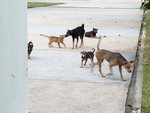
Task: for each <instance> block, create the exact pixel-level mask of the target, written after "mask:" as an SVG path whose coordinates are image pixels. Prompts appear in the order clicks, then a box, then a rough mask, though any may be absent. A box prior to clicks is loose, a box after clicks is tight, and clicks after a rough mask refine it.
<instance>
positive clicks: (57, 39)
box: [40, 34, 66, 48]
mask: <svg viewBox="0 0 150 113" xmlns="http://www.w3.org/2000/svg"><path fill="white" fill-rule="evenodd" d="M40 35H41V36H45V37H48V38H49V42H48V45H49V47H53V46H52V43H53V42H56V43H57V44H58V46H59V48H61V46H60V43H62V44H63V45H64V47H66V45H65V44H64V42H63V41H64V38H65V35H60V37H56V36H47V35H43V34H40Z"/></svg>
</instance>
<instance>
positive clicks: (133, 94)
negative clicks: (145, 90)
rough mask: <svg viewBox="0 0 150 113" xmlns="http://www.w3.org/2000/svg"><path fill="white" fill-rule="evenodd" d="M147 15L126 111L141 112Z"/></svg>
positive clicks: (141, 30) (143, 19)
mask: <svg viewBox="0 0 150 113" xmlns="http://www.w3.org/2000/svg"><path fill="white" fill-rule="evenodd" d="M145 18H146V15H145V14H143V18H142V21H141V28H140V34H139V41H138V45H137V52H136V56H135V59H136V62H135V66H134V72H133V74H132V79H131V83H130V86H129V90H128V94H127V100H126V109H125V113H141V104H142V84H143V55H144V37H145V32H144V28H143V27H144V23H145Z"/></svg>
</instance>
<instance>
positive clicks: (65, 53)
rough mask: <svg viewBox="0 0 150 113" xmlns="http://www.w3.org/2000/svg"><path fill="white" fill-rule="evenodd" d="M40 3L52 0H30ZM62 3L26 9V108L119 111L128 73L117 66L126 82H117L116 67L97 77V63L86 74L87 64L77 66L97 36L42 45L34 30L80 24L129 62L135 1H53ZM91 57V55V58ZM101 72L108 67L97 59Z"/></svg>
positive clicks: (52, 31) (64, 112)
mask: <svg viewBox="0 0 150 113" xmlns="http://www.w3.org/2000/svg"><path fill="white" fill-rule="evenodd" d="M30 1H45V2H50V1H53V0H30ZM58 2H64V3H65V4H62V5H59V6H54V7H43V8H32V9H28V39H29V40H32V41H33V42H34V45H35V46H34V51H33V53H32V59H31V60H29V63H28V64H29V66H28V70H29V71H28V76H29V84H28V85H29V109H30V111H31V113H124V110H125V101H126V96H127V91H128V85H129V83H130V79H131V73H127V72H126V71H125V70H124V69H123V74H124V76H125V78H126V79H127V81H126V82H122V81H121V80H120V75H119V72H118V68H117V67H114V68H113V70H114V75H113V76H108V77H106V78H102V77H101V76H100V75H99V72H98V67H95V68H94V71H93V73H91V68H90V66H89V63H87V66H85V67H84V68H80V51H81V50H90V49H91V48H93V47H94V48H96V44H97V41H98V39H89V38H86V37H85V46H84V47H82V48H78V49H74V50H72V49H71V46H72V40H71V37H68V38H65V44H66V45H67V47H66V48H61V49H59V48H58V47H57V45H56V44H54V47H53V48H49V47H48V46H47V42H48V39H47V38H44V37H41V36H40V34H41V33H43V34H47V35H57V36H58V35H60V34H64V33H65V32H66V30H67V29H72V28H74V27H76V26H78V25H80V24H82V23H84V24H85V30H86V31H88V30H91V29H92V28H93V27H96V28H98V29H99V32H98V35H102V36H104V35H105V36H106V38H103V40H102V42H101V45H100V48H105V49H108V50H111V51H116V52H121V53H122V54H123V55H124V56H125V57H126V58H127V59H129V60H133V59H134V56H135V51H136V44H137V41H138V36H139V30H140V21H141V17H142V16H141V15H142V13H141V11H140V10H139V9H137V8H138V7H139V5H140V0H133V1H129V0H127V1H122V0H112V1H104V0H88V1H86V2H85V1H84V0H81V1H77V0H76V1H74V0H72V1H70V0H63V1H62V0H58ZM95 61H96V59H95ZM102 70H103V72H104V73H105V74H106V73H108V71H109V68H108V63H107V62H104V63H103V69H102Z"/></svg>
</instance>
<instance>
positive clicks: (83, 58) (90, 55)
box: [81, 48, 95, 67]
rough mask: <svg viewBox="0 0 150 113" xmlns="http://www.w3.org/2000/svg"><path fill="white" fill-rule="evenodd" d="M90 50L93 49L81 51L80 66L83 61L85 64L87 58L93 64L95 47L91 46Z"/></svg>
mask: <svg viewBox="0 0 150 113" xmlns="http://www.w3.org/2000/svg"><path fill="white" fill-rule="evenodd" d="M92 50H93V51H81V67H83V62H84V66H85V65H86V62H87V60H88V59H90V60H91V64H94V62H93V60H94V52H95V49H94V48H92Z"/></svg>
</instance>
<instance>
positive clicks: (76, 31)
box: [66, 24, 85, 38]
mask: <svg viewBox="0 0 150 113" xmlns="http://www.w3.org/2000/svg"><path fill="white" fill-rule="evenodd" d="M84 33H85V30H84V24H82V25H81V26H78V27H76V28H74V29H72V30H68V32H67V33H66V37H67V36H69V35H71V36H72V37H73V38H77V37H78V36H81V37H83V36H84Z"/></svg>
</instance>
